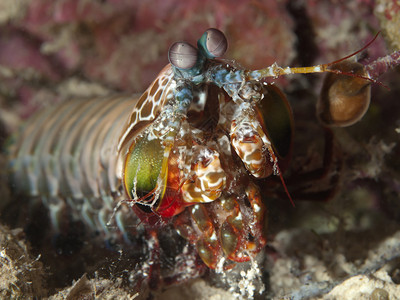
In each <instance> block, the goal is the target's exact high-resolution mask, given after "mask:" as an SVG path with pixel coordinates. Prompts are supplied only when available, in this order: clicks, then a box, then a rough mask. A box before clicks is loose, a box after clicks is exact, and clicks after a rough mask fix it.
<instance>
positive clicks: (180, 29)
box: [0, 0, 400, 299]
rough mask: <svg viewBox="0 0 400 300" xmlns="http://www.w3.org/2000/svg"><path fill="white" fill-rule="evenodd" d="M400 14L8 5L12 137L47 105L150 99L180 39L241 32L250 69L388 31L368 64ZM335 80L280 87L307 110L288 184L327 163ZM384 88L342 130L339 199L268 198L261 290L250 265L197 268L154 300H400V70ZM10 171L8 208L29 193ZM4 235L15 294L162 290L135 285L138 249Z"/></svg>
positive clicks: (257, 7)
mask: <svg viewBox="0 0 400 300" xmlns="http://www.w3.org/2000/svg"><path fill="white" fill-rule="evenodd" d="M399 18H400V10H399V6H398V5H397V4H396V1H387V0H379V1H372V0H351V1H340V0H295V1H289V0H282V1H272V0H265V1H251V2H249V1H235V2H234V3H233V2H232V1H229V0H224V1H211V0H210V1H195V0H191V1H185V2H182V1H176V0H168V1H164V0H154V1H124V0H105V1H95V0H72V1H69V0H68V1H66V0H65V1H64V0H57V1H48V0H33V1H12V0H0V27H1V31H0V78H1V80H0V119H1V123H2V124H1V130H0V132H1V141H2V142H3V143H2V144H5V143H6V137H7V136H10V135H12V132H14V131H15V130H16V128H17V127H18V126H20V125H21V123H22V122H23V120H24V119H26V117H28V116H30V115H32V113H33V112H34V111H36V110H38V109H40V108H43V107H45V106H48V105H51V104H52V103H55V102H57V101H63V100H65V99H67V98H69V97H71V96H82V97H88V96H103V95H107V94H110V93H114V92H128V93H138V92H142V91H143V90H144V89H145V88H146V87H147V86H148V84H149V82H150V81H151V80H152V79H154V77H155V76H156V74H157V73H158V72H159V71H160V70H161V68H162V67H163V66H164V65H165V64H166V63H167V51H168V47H169V46H170V45H171V44H172V43H173V42H175V41H177V40H187V41H189V42H192V43H193V42H194V41H196V40H197V38H198V37H199V36H200V35H201V33H203V31H204V30H205V29H207V28H209V27H218V28H219V29H221V30H222V31H224V32H225V34H226V35H227V37H228V40H229V42H230V44H229V51H228V53H227V55H226V57H228V58H230V59H235V60H236V61H237V62H238V63H239V64H242V65H244V66H246V67H248V68H259V67H261V66H267V65H271V64H272V63H274V62H277V63H278V64H279V65H281V66H286V65H290V66H294V65H302V66H305V65H312V64H316V63H322V62H329V61H333V60H336V59H338V58H340V57H343V56H345V55H348V54H350V53H351V52H353V51H355V50H357V49H359V48H361V47H362V46H363V45H365V43H366V42H367V41H369V40H370V39H371V38H372V37H373V36H374V35H375V34H376V32H377V31H379V30H381V31H382V33H383V34H382V37H381V36H380V37H378V39H377V40H376V41H375V42H374V43H373V44H372V45H371V46H370V47H369V48H368V49H367V50H366V51H365V52H364V53H363V54H361V55H360V56H359V60H360V61H372V60H373V59H376V58H377V57H380V56H384V55H386V54H388V53H390V52H391V51H393V50H399V49H400V37H399V31H398V28H399V26H398V20H399ZM386 45H387V46H386ZM322 77H323V76H320V75H317V76H316V75H310V76H303V75H301V76H292V77H284V78H280V79H279V80H277V81H276V82H277V83H278V84H279V86H280V87H282V88H284V91H285V93H286V94H287V95H288V97H289V100H290V102H291V103H292V105H293V110H294V114H295V122H296V131H297V135H296V141H295V146H294V157H293V160H292V167H291V169H290V170H289V171H288V175H287V176H290V175H296V174H301V173H302V172H305V171H308V170H309V169H313V168H315V167H318V166H320V165H322V163H323V157H322V154H320V153H321V152H322V148H323V146H322V144H323V133H322V130H321V129H320V127H319V125H318V124H317V122H318V121H317V119H316V117H315V116H314V115H315V102H316V99H317V97H318V93H319V88H320V87H321V80H322ZM380 80H381V81H382V83H383V84H384V85H387V86H388V87H389V88H390V90H388V89H385V88H384V87H382V86H380V85H378V84H376V85H373V91H372V102H371V106H370V109H369V111H368V113H367V115H366V116H365V117H364V118H363V119H362V120H361V122H359V123H358V124H356V125H354V126H352V127H350V128H347V129H335V130H334V134H335V146H334V150H335V153H336V154H337V155H338V156H339V157H340V161H341V162H340V170H339V171H338V172H339V175H340V176H339V177H340V180H339V182H338V188H337V191H338V192H337V193H336V195H335V196H334V197H329V198H330V199H329V201H323V200H326V199H320V200H322V201H296V206H295V207H294V208H292V207H291V206H290V203H289V201H288V200H287V197H286V195H285V194H284V193H282V197H281V198H280V199H267V201H268V203H267V205H268V210H269V231H268V246H267V247H266V249H265V254H264V255H261V257H260V261H258V262H257V266H258V273H257V274H256V275H254V274H253V275H254V280H253V281H251V282H254V286H251V284H252V283H251V282H249V281H246V280H245V279H246V278H247V276H249V273H247V271H248V270H249V269H250V270H251V269H252V267H251V264H250V266H248V267H247V269H246V268H244V269H239V270H237V269H236V270H235V269H233V270H231V271H228V272H225V273H224V274H214V273H213V272H209V271H207V272H205V271H204V269H201V270H195V271H193V270H192V273H190V275H188V277H189V278H185V280H183V279H182V280H181V281H182V282H174V283H178V284H179V283H181V285H178V286H174V287H172V288H168V287H163V289H164V290H158V291H156V292H154V291H152V292H154V293H155V294H154V295H153V296H154V297H155V298H157V299H184V298H187V297H188V295H189V296H190V297H192V298H193V299H222V298H223V299H229V297H231V298H232V299H233V298H250V297H254V298H263V299H264V298H271V299H275V298H291V299H338V298H340V299H398V298H396V297H398V295H399V294H400V291H399V283H400V275H399V274H400V263H399V262H400V258H399V256H400V249H399V248H400V234H399V233H400V231H399V230H400V226H399V222H400V202H399V201H400V197H399V194H400V174H399V170H400V161H399V157H400V153H399V152H400V146H399V143H398V140H399V134H400V114H399V112H400V103H399V101H398V95H399V93H400V89H399V86H400V76H399V75H398V72H396V71H392V72H389V73H387V74H386V75H384V76H382V78H381V79H380ZM5 163H6V162H5V161H4V155H2V156H1V164H2V166H4V164H5ZM0 169H1V170H4V169H5V168H4V167H3V168H0ZM1 175H2V177H3V178H4V179H3V180H2V181H1V185H0V193H1V195H2V199H1V205H0V207H2V208H3V207H5V206H6V205H8V203H10V202H13V201H14V200H15V199H13V198H12V197H11V196H8V192H7V186H6V182H7V174H1ZM317 182H318V181H317V180H316V181H314V182H312V184H311V185H310V188H312V187H313V186H314V187H318V184H319V183H317ZM287 183H288V185H290V183H291V182H290V180H288V182H287ZM266 198H268V197H266ZM295 200H296V198H295ZM13 214H14V211H7V210H2V213H1V216H2V219H3V220H6V221H8V222H9V220H10V219H13V218H14V215H13ZM3 222H4V221H3ZM25 225H26V224H23V223H22V224H18V226H19V227H24V226H25ZM0 231H1V232H0V245H1V249H0V251H1V270H0V271H1V274H0V277H1V278H2V279H1V280H0V282H1V285H2V286H1V287H0V295H1V296H2V297H14V298H18V297H19V296H21V295H24V296H28V297H29V296H32V297H33V296H38V297H41V296H48V297H51V298H52V299H65V298H67V299H72V298H74V297H75V296H76V295H79V296H80V297H82V298H83V297H99V298H106V299H107V298H108V299H112V298H113V297H114V298H115V297H118V298H121V299H145V298H146V297H147V296H148V295H149V293H150V291H149V289H148V288H143V287H142V288H141V289H140V287H139V288H138V287H136V286H135V285H134V284H133V283H132V282H134V281H135V271H136V269H135V268H137V261H135V260H134V259H133V258H132V257H131V256H129V255H128V254H127V253H123V254H121V253H113V252H111V251H110V250H109V249H107V247H106V246H105V245H103V246H99V247H98V244H97V245H95V246H94V245H93V244H91V243H92V241H91V240H84V241H80V242H81V244H82V246H81V248H82V249H83V250H79V252H74V251H78V250H76V249H70V252H71V253H67V254H66V253H61V254H60V253H58V254H57V250H55V249H54V248H56V249H58V248H57V247H54V245H51V244H49V245H48V247H47V249H45V250H43V248H41V249H37V248H35V246H36V245H35V244H33V250H32V251H30V250H28V248H29V247H27V246H26V235H30V237H32V234H31V233H29V232H28V233H27V234H26V235H25V234H23V233H22V231H21V230H19V229H14V230H11V231H10V230H9V229H7V228H5V227H3V226H2V227H1V228H0ZM36 234H38V233H37V232H36ZM77 238H79V235H78V234H77ZM69 242H71V240H67V241H66V242H65V243H66V244H68V243H69ZM64 250H65V248H64ZM136 252H139V251H138V250H137V249H136ZM187 259H188V260H189V259H194V258H193V257H190V256H188V257H187ZM42 264H44V267H43V266H42ZM165 264H166V265H168V261H167V262H165ZM256 269H257V268H256ZM85 274H87V275H85ZM202 274H203V277H202V278H201V279H191V278H190V277H193V278H194V277H198V276H200V275H202ZM204 274H205V275H204ZM178 281H179V280H178ZM133 286H134V288H133ZM243 286H245V288H243ZM262 286H263V287H262ZM230 287H231V289H229V288H230ZM165 289H166V290H165ZM263 289H264V291H263V292H262V294H261V295H258V294H257V291H258V292H260V291H262V290H263ZM229 290H230V291H229ZM138 292H139V294H138ZM253 292H254V293H253Z"/></svg>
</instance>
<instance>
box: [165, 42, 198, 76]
mask: <svg viewBox="0 0 400 300" xmlns="http://www.w3.org/2000/svg"><path fill="white" fill-rule="evenodd" d="M197 57H198V51H197V49H196V48H195V47H193V46H192V45H190V44H189V43H186V42H177V43H174V44H173V45H172V46H171V47H170V48H169V50H168V59H169V62H170V63H171V64H172V65H173V66H174V67H176V68H178V69H184V70H188V69H191V68H193V67H194V66H195V65H196V62H197Z"/></svg>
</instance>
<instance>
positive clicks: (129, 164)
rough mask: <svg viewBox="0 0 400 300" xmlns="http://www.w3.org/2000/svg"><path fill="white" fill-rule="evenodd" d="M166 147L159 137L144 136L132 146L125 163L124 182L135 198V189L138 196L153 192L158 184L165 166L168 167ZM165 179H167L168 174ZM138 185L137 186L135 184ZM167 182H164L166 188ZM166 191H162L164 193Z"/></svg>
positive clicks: (131, 195) (130, 194)
mask: <svg viewBox="0 0 400 300" xmlns="http://www.w3.org/2000/svg"><path fill="white" fill-rule="evenodd" d="M165 150H166V149H165V148H164V147H163V146H162V145H161V141H160V140H159V139H152V140H148V139H147V137H146V136H145V137H142V138H140V139H138V141H137V142H136V143H135V144H134V146H133V147H131V149H130V151H129V153H128V155H127V157H126V163H125V170H124V182H125V187H126V191H127V192H128V193H129V196H130V197H131V198H132V199H135V197H134V194H133V190H135V191H136V194H137V196H138V197H143V196H146V195H147V194H151V193H152V191H154V189H155V188H156V187H157V186H158V185H157V181H158V178H159V177H160V174H161V173H162V171H163V168H166V167H167V166H166V165H165V164H166V163H165V162H164V161H167V159H164V153H165ZM163 177H164V180H166V176H162V174H161V178H163ZM135 185H136V186H135ZM165 186H166V184H163V187H164V189H165ZM163 194H164V191H162V194H161V195H163Z"/></svg>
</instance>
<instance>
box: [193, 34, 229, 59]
mask: <svg viewBox="0 0 400 300" xmlns="http://www.w3.org/2000/svg"><path fill="white" fill-rule="evenodd" d="M199 44H200V45H201V46H202V47H203V49H204V50H205V51H206V54H207V56H208V57H210V58H214V57H221V56H223V55H224V54H225V52H226V49H228V41H227V39H226V37H225V34H223V32H222V31H220V30H218V29H215V28H210V29H208V30H207V31H206V32H204V34H203V36H202V37H201V38H200V40H199Z"/></svg>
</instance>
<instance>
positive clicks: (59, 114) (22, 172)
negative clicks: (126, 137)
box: [10, 97, 138, 231]
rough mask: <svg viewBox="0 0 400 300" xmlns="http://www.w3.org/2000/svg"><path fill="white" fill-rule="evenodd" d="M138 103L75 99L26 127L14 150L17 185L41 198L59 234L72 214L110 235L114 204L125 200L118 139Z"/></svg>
mask: <svg viewBox="0 0 400 300" xmlns="http://www.w3.org/2000/svg"><path fill="white" fill-rule="evenodd" d="M137 101H138V100H137V99H135V98H132V97H110V98H102V99H96V98H95V99H74V100H70V101H66V102H63V103H60V104H58V105H55V106H53V107H51V108H49V109H47V110H43V111H41V112H39V114H37V115H36V116H35V117H34V118H32V119H31V120H30V121H29V122H27V124H26V125H25V126H24V130H23V131H22V132H21V135H20V136H19V137H18V140H17V142H16V143H15V144H14V145H13V147H12V148H11V149H10V152H11V156H12V157H13V160H12V162H11V166H12V169H13V173H12V181H13V185H14V186H15V188H16V190H17V192H19V193H22V194H25V195H29V196H32V197H35V196H36V197H38V196H40V197H41V199H43V202H44V203H45V205H46V206H48V208H49V212H50V215H51V220H52V223H53V225H54V226H55V227H56V228H57V229H59V227H60V221H61V220H60V218H61V215H62V213H63V212H64V211H65V210H66V209H67V208H68V210H69V211H70V212H71V215H72V217H73V218H74V219H82V220H84V221H85V223H86V224H87V225H88V226H89V227H91V228H92V229H93V230H98V229H99V228H103V230H106V231H108V229H107V228H108V227H107V225H106V224H107V222H108V221H109V220H110V216H111V214H112V211H113V209H114V207H115V201H118V199H121V197H122V191H121V189H120V185H121V183H120V178H118V176H117V171H116V170H117V167H118V163H119V157H118V155H117V154H118V152H117V145H118V141H119V135H120V133H121V131H122V129H123V127H124V126H125V123H126V120H127V118H128V117H129V114H130V111H131V108H132V104H133V105H134V104H135V103H137ZM118 214H120V212H118ZM121 226H122V224H121ZM121 229H122V228H121Z"/></svg>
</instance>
